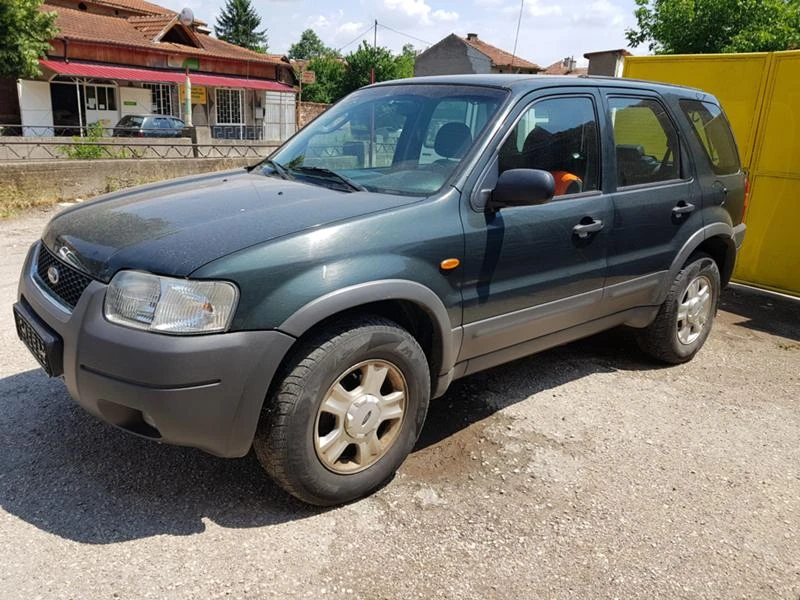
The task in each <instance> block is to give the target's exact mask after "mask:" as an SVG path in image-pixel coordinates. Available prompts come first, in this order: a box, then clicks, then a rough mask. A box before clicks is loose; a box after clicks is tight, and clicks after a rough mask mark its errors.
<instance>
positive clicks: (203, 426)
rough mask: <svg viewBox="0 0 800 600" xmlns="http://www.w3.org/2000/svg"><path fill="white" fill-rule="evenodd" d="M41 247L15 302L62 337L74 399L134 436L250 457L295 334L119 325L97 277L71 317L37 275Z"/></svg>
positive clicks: (33, 254)
mask: <svg viewBox="0 0 800 600" xmlns="http://www.w3.org/2000/svg"><path fill="white" fill-rule="evenodd" d="M39 243H40V242H39ZM39 243H37V244H34V246H33V247H32V248H31V250H30V251H29V252H28V256H27V258H26V260H25V266H24V268H23V271H22V276H21V278H20V284H19V294H18V302H19V303H20V304H21V305H22V306H24V307H25V308H27V309H28V310H29V311H32V312H33V313H35V315H36V316H38V317H39V319H40V320H41V321H43V322H44V323H45V324H46V325H47V326H48V327H49V328H50V329H52V330H53V331H54V332H55V333H57V334H58V335H59V336H60V337H61V339H62V340H63V357H62V361H63V376H64V382H65V383H66V386H67V390H68V391H69V394H70V395H71V396H72V398H73V399H74V400H75V401H76V402H77V403H78V404H80V405H81V406H82V407H83V408H85V409H86V410H87V411H89V412H90V413H92V414H93V415H95V416H97V417H99V418H100V419H102V420H104V421H106V422H108V423H110V424H112V425H115V426H117V427H120V428H122V429H125V430H126V431H129V432H131V433H134V434H137V435H141V436H144V437H148V438H151V439H155V440H158V441H161V442H166V443H170V444H179V445H183V446H193V447H197V448H200V449H202V450H205V451H206V452H209V453H211V454H215V455H217V456H225V457H236V456H244V455H245V454H246V453H247V452H248V451H249V449H250V445H251V443H252V440H253V436H254V434H255V430H256V426H257V424H258V419H259V415H260V414H261V408H262V405H263V402H264V398H265V396H266V394H267V389H268V387H269V384H270V381H271V380H272V377H273V376H274V374H275V371H276V370H277V368H278V365H279V364H280V362H281V360H283V357H284V356H285V355H286V352H287V351H288V350H289V348H290V347H291V345H292V343H293V342H294V338H292V337H291V336H288V335H286V334H283V333H281V332H278V331H238V332H232V333H223V334H213V335H198V336H169V335H160V334H154V333H150V332H145V331H137V330H134V329H129V328H127V327H122V326H119V325H114V324H112V323H109V322H108V321H106V319H105V318H104V317H103V301H104V298H105V289H106V286H105V285H104V284H102V283H100V282H98V281H93V282H92V283H91V284H89V286H88V287H87V288H86V290H85V291H84V292H83V295H82V296H81V298H80V300H79V301H78V303H77V305H76V306H75V309H74V310H73V311H71V312H70V311H69V310H68V309H65V308H63V307H62V306H61V305H60V304H59V303H57V302H56V301H55V300H53V299H52V298H51V296H50V295H49V294H48V293H47V292H46V291H44V289H42V287H40V285H39V284H38V283H37V282H36V280H35V279H34V275H33V269H32V267H33V263H34V261H35V259H36V255H37V251H38V247H39Z"/></svg>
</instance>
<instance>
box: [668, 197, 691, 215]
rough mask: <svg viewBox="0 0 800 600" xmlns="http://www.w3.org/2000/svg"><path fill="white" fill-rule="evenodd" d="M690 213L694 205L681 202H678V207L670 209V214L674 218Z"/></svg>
mask: <svg viewBox="0 0 800 600" xmlns="http://www.w3.org/2000/svg"><path fill="white" fill-rule="evenodd" d="M692 211H694V204H690V203H688V202H684V201H683V200H681V201H680V202H678V205H677V206H676V207H675V208H673V209H672V214H673V215H675V216H676V217H680V216H681V215H688V214H689V213H690V212H692Z"/></svg>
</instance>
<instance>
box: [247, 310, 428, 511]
mask: <svg viewBox="0 0 800 600" xmlns="http://www.w3.org/2000/svg"><path fill="white" fill-rule="evenodd" d="M430 386H431V384H430V374H429V370H428V362H427V360H426V357H425V353H424V352H423V351H422V348H420V346H419V344H418V343H417V341H416V340H415V339H414V338H413V337H412V336H411V335H410V334H409V333H408V332H407V331H405V330H404V329H402V328H401V327H399V326H398V325H397V324H396V323H394V322H393V321H390V320H388V319H384V318H382V317H377V316H365V317H361V318H358V319H350V320H346V321H342V322H339V323H335V324H333V325H331V326H328V327H325V328H324V329H321V330H320V331H319V332H318V333H317V334H316V335H313V336H312V337H311V338H309V339H308V340H307V341H306V342H304V343H302V345H301V346H300V347H299V348H298V349H297V351H296V352H295V353H294V354H293V355H292V359H290V361H289V363H288V364H287V366H286V368H285V369H284V371H283V377H282V379H281V380H280V381H279V383H278V384H277V385H275V386H273V389H272V391H271V393H270V396H269V397H268V398H267V401H266V403H265V406H264V410H263V412H262V415H261V420H260V422H259V426H258V429H257V431H256V436H255V439H254V441H253V447H254V449H255V452H256V456H257V457H258V460H259V461H260V462H261V465H262V466H263V467H264V469H265V470H266V471H267V473H269V475H270V476H271V477H272V478H273V479H274V480H275V481H276V482H277V483H278V485H280V486H281V487H282V488H283V489H284V490H286V491H287V492H289V493H290V494H292V495H293V496H295V497H297V498H299V499H300V500H302V501H304V502H307V503H309V504H316V505H319V506H330V505H335V504H342V503H345V502H349V501H351V500H355V499H357V498H361V497H363V496H367V495H369V494H370V493H372V492H373V491H375V490H376V489H378V488H380V487H381V486H382V485H384V484H385V483H386V482H387V481H388V480H389V479H391V477H392V476H393V475H394V473H395V471H397V469H398V468H399V467H400V465H401V464H402V462H403V461H404V460H405V458H406V457H407V456H408V454H409V452H411V450H412V449H413V447H414V444H415V443H416V441H417V437H418V436H419V434H420V432H421V431H422V425H423V423H424V421H425V415H426V413H427V411H428V402H429V399H430ZM376 409H377V410H376Z"/></svg>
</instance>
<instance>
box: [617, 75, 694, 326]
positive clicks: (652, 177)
mask: <svg viewBox="0 0 800 600" xmlns="http://www.w3.org/2000/svg"><path fill="white" fill-rule="evenodd" d="M603 95H604V102H605V107H606V115H607V119H608V125H609V127H608V128H607V137H608V144H609V147H610V148H611V149H612V152H611V153H610V154H611V156H610V158H611V163H612V165H613V166H612V168H611V169H610V170H611V173H610V176H611V178H612V179H613V183H614V193H613V196H612V198H613V204H614V221H613V227H612V228H611V231H610V232H609V246H608V271H607V279H606V288H607V289H606V292H605V297H604V312H605V313H609V314H610V313H614V312H618V311H621V310H625V309H627V308H631V307H635V306H642V305H648V304H653V303H654V302H655V301H656V298H657V296H658V292H659V291H660V289H661V284H662V283H663V282H664V277H665V276H666V272H667V270H668V269H669V267H670V266H671V264H672V261H673V260H674V258H675V256H676V255H677V254H678V251H679V250H680V248H681V247H683V245H684V244H685V243H686V241H687V240H688V239H689V237H690V236H691V235H692V234H693V233H695V232H696V231H698V230H699V229H700V228H701V227H702V222H701V221H702V216H701V210H700V208H701V201H702V195H701V192H700V187H699V184H698V182H697V179H696V175H695V171H694V166H693V165H692V162H691V161H690V160H689V155H688V153H687V150H686V141H685V140H684V139H682V134H681V130H680V129H679V127H678V126H677V124H676V120H675V118H674V116H673V115H672V114H671V113H670V112H669V111H668V109H667V105H666V103H665V102H664V101H663V99H662V98H661V97H660V96H659V95H658V94H656V93H650V92H647V91H638V90H635V91H634V90H631V91H628V90H620V89H619V88H616V89H606V90H604V94H603Z"/></svg>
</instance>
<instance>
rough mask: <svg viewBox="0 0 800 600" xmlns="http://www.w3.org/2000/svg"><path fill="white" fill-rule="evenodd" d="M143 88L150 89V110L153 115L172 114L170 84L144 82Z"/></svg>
mask: <svg viewBox="0 0 800 600" xmlns="http://www.w3.org/2000/svg"><path fill="white" fill-rule="evenodd" d="M142 87H143V88H145V89H148V90H150V93H151V96H152V107H151V111H152V112H153V114H155V115H170V116H174V115H175V112H174V107H173V103H172V86H171V85H169V84H167V83H145V84H143V85H142Z"/></svg>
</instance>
